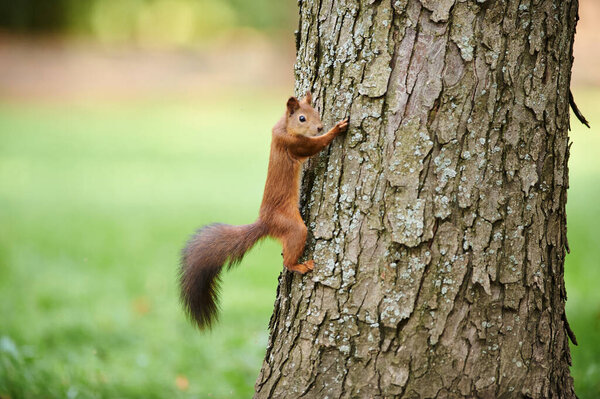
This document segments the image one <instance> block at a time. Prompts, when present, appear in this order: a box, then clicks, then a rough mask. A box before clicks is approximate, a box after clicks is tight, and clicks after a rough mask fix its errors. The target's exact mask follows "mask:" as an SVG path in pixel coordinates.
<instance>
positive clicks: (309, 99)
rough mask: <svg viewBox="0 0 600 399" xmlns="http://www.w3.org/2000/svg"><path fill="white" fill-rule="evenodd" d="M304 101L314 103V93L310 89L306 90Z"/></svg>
mask: <svg viewBox="0 0 600 399" xmlns="http://www.w3.org/2000/svg"><path fill="white" fill-rule="evenodd" d="M304 102H305V103H307V104H308V105H312V94H311V93H310V91H307V92H306V96H305V97H304Z"/></svg>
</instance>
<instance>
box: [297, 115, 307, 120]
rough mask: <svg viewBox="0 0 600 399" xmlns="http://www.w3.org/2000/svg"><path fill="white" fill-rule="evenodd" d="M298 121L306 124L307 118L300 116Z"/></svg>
mask: <svg viewBox="0 0 600 399" xmlns="http://www.w3.org/2000/svg"><path fill="white" fill-rule="evenodd" d="M298 119H299V120H300V122H306V118H305V117H304V115H300V117H299V118H298Z"/></svg>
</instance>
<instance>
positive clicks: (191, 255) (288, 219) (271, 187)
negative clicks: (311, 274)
mask: <svg viewBox="0 0 600 399" xmlns="http://www.w3.org/2000/svg"><path fill="white" fill-rule="evenodd" d="M311 103H312V96H311V94H310V92H307V93H306V97H305V98H304V99H302V100H301V101H300V100H298V99H297V98H296V97H290V98H289V99H288V101H287V109H286V112H285V114H284V115H283V117H282V118H281V119H280V120H279V121H278V122H277V124H275V126H274V127H273V133H272V139H271V154H270V156H269V168H268V172H267V182H266V183H265V191H264V194H263V200H262V204H261V206H260V212H259V215H258V220H257V221H256V222H254V223H252V224H247V225H244V226H231V225H227V224H219V223H215V224H211V225H207V226H204V227H203V228H201V229H200V230H198V231H197V232H196V234H195V235H194V236H192V238H191V239H190V240H189V241H188V243H187V245H186V246H185V248H184V249H183V251H182V259H181V271H180V284H181V300H182V302H183V305H184V307H185V310H186V311H187V313H188V315H189V316H190V318H191V319H192V320H193V321H195V322H196V323H197V324H198V326H199V327H200V329H204V328H210V327H211V325H212V323H213V322H214V321H215V319H216V316H217V294H218V287H219V273H220V272H221V269H222V268H223V266H225V265H227V266H228V268H231V267H232V266H234V265H236V264H238V263H239V262H240V261H241V260H242V257H243V256H244V254H245V253H246V252H247V251H248V250H249V249H250V248H251V247H252V246H253V245H254V244H255V243H256V242H257V241H258V240H260V239H261V238H264V237H266V236H271V237H274V238H276V239H278V240H279V241H280V242H281V244H282V246H283V265H284V266H285V267H286V268H287V269H288V270H291V271H294V272H297V273H301V274H304V273H306V272H308V271H310V270H312V269H313V267H314V261H313V260H308V261H306V262H304V263H298V259H299V258H300V256H301V255H302V252H303V251H304V245H305V242H306V234H307V228H306V225H305V224H304V221H303V220H302V217H301V216H300V211H299V208H298V199H299V198H298V197H299V179H300V169H301V166H302V163H304V161H306V160H307V159H308V158H309V157H310V156H312V155H315V154H316V153H318V152H319V151H321V150H322V149H323V148H325V147H326V146H327V145H328V144H329V143H331V141H332V140H333V139H334V138H335V137H337V136H338V135H339V134H340V133H342V132H345V131H346V130H347V129H348V122H349V121H348V119H345V120H343V121H340V122H338V123H337V124H336V125H335V126H334V127H333V128H332V129H331V130H329V131H328V132H327V133H325V134H323V135H321V136H317V134H318V133H320V132H321V131H322V130H323V124H322V123H321V118H320V117H319V114H318V112H317V110H316V109H314V108H313V106H312V104H311Z"/></svg>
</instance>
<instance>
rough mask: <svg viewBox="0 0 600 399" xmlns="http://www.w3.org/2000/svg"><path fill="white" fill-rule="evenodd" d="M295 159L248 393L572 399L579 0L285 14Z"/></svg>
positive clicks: (353, 7)
mask: <svg viewBox="0 0 600 399" xmlns="http://www.w3.org/2000/svg"><path fill="white" fill-rule="evenodd" d="M299 5H300V23H299V30H298V45H299V47H298V57H297V62H296V65H295V73H296V81H297V85H296V91H297V94H301V93H303V92H304V91H306V90H311V91H312V92H313V93H314V97H315V98H316V100H317V105H318V107H319V108H320V109H321V110H322V114H323V121H324V124H325V125H332V124H333V123H334V122H335V121H337V120H339V119H341V118H343V117H348V116H349V117H350V124H351V127H350V130H349V131H348V133H347V134H346V136H345V137H340V138H338V139H336V140H335V141H334V142H333V143H332V145H331V146H330V148H329V149H328V150H327V151H324V153H322V154H320V155H319V156H317V157H315V158H314V159H312V160H310V161H309V162H308V165H307V167H306V169H305V171H304V177H303V183H302V193H301V211H302V214H303V217H304V219H305V221H306V222H307V225H308V227H309V240H308V243H307V251H306V257H307V258H309V257H313V258H314V259H315V263H316V267H315V270H314V271H313V272H312V273H309V274H306V275H304V276H299V275H294V274H291V273H288V272H284V273H283V274H282V275H281V277H280V281H279V288H278V294H277V299H276V303H275V309H274V313H273V317H272V318H271V322H270V329H271V335H270V338H269V344H268V347H267V352H266V356H265V361H264V363H263V368H262V370H261V373H260V375H259V377H258V379H257V382H256V397H257V398H283V397H285V398H290V397H306V398H324V397H330V398H363V397H364V398H388V397H390V398H391V397H407V398H417V397H490V398H495V397H532V398H547V397H561V398H563V397H564V398H570V397H574V393H573V384H572V379H571V377H570V375H569V364H570V355H569V348H568V341H567V332H566V329H567V326H566V318H565V314H564V303H565V301H566V293H565V288H564V279H563V267H564V257H565V246H566V245H567V244H566V219H565V202H566V189H567V187H568V173H567V160H568V148H569V141H568V134H567V133H568V132H567V130H568V123H569V121H568V118H569V116H568V101H567V98H568V90H569V81H570V69H571V63H572V56H571V51H572V48H571V47H572V42H573V35H574V29H575V22H576V14H577V2H576V1H559V0H545V1H533V2H532V1H527V0H522V1H516V0H498V1H489V0H487V1H486V0H477V1H473V0H469V1H465V0H462V1H461V0H456V1H454V0H450V1H445V0H444V1H439V2H435V1H428V0H427V1H426V0H421V1H419V0H398V1H393V0H392V1H384V0H313V1H308V0H301V1H300V2H299Z"/></svg>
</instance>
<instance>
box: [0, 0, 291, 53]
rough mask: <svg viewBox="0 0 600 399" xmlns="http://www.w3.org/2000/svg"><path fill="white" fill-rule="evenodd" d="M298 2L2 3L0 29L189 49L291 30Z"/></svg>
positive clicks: (94, 0) (85, 0) (118, 0)
mask: <svg viewBox="0 0 600 399" xmlns="http://www.w3.org/2000/svg"><path fill="white" fill-rule="evenodd" d="M295 10H296V3H295V2H293V1H268V0H254V1H251V2H250V1H244V0H53V1H48V0H20V1H12V0H0V29H1V30H4V31H11V32H19V33H40V34H48V33H53V34H59V35H60V34H75V35H81V36H88V37H92V38H95V39H98V40H100V41H101V42H105V43H110V44H112V43H121V42H134V43H138V44H141V45H145V44H159V45H160V44H165V45H186V44H191V43H193V42H197V41H203V40H209V39H213V38H215V37H218V36H221V35H223V34H228V33H230V32H232V31H234V30H236V31H239V30H256V31H264V32H273V31H278V30H281V29H285V30H287V31H290V30H292V27H294V26H295V24H296V12H295Z"/></svg>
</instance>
